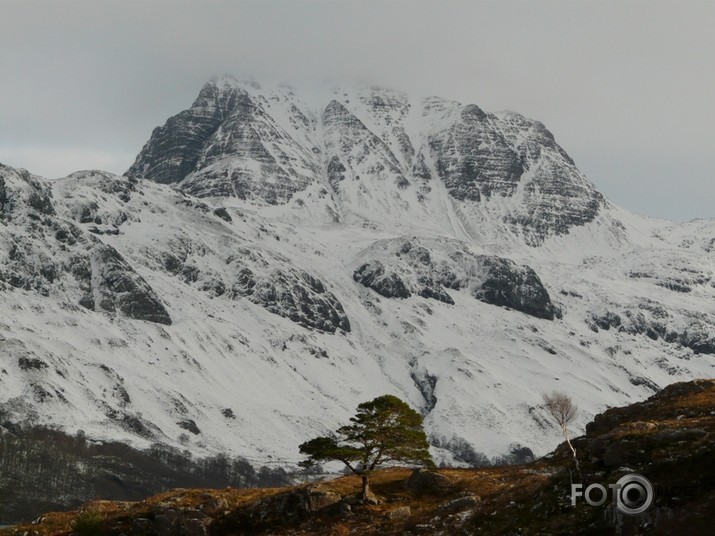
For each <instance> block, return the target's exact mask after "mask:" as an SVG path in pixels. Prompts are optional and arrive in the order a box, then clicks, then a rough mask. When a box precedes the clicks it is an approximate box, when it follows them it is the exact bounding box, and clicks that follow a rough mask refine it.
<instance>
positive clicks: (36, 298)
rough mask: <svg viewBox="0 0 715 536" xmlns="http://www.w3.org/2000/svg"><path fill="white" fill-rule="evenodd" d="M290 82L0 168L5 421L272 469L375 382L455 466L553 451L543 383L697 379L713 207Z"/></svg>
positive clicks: (529, 135) (433, 114) (513, 125)
mask: <svg viewBox="0 0 715 536" xmlns="http://www.w3.org/2000/svg"><path fill="white" fill-rule="evenodd" d="M322 98H323V97H321V99H322ZM314 100H315V99H314ZM314 100H313V101H311V100H310V99H307V98H301V97H300V94H299V92H298V91H297V90H295V89H291V88H288V87H286V86H276V87H264V86H261V85H259V84H256V83H247V82H240V81H236V80H233V79H231V78H219V79H215V80H213V81H212V82H210V83H208V84H207V85H206V86H205V87H204V88H203V89H202V91H201V93H200V95H199V97H198V98H197V100H196V101H195V102H194V104H193V105H192V107H191V108H189V109H188V110H186V111H184V112H181V113H180V114H178V115H177V116H175V117H174V118H172V119H170V120H169V121H168V122H167V124H166V125H164V126H162V127H159V128H157V129H156V130H155V131H154V133H153V134H152V137H151V139H150V140H149V141H148V142H147V145H146V146H145V148H144V149H143V150H142V152H141V153H140V155H139V156H138V157H137V161H136V163H135V164H134V166H132V168H131V169H130V170H129V172H128V174H127V175H128V176H126V177H118V176H114V175H112V174H109V173H106V172H100V171H83V172H77V173H74V174H72V175H70V176H69V177H66V178H64V179H60V180H58V181H52V182H49V181H45V180H44V179H41V178H39V177H36V176H33V175H30V174H29V173H27V172H25V171H24V170H14V169H12V168H8V167H6V166H2V167H0V180H2V183H0V186H3V187H4V188H5V190H6V192H7V198H8V201H7V202H6V203H4V204H3V206H2V211H0V262H1V263H2V265H1V266H2V268H1V269H0V303H2V308H3V310H4V311H7V312H8V313H9V314H6V315H3V318H2V319H0V416H2V419H3V422H5V421H8V422H33V423H43V424H52V425H56V426H60V427H62V428H63V429H65V430H67V431H69V432H71V433H72V432H75V431H77V430H79V429H82V430H84V431H85V433H86V434H87V435H88V436H89V437H93V438H98V439H110V438H111V439H121V440H125V441H128V442H131V443H133V444H136V445H139V446H148V445H150V444H151V443H154V442H161V443H166V444H170V445H175V446H178V447H180V448H186V449H189V450H190V451H192V452H195V453H197V454H202V453H214V452H230V453H233V454H240V455H242V456H245V457H247V458H248V459H250V460H253V461H256V462H260V463H271V462H272V463H279V464H291V463H294V462H295V461H297V460H298V459H299V456H298V453H297V445H298V444H300V442H302V441H304V440H306V439H308V438H310V437H312V436H314V435H315V434H322V433H325V432H327V431H328V430H330V429H333V428H335V427H336V426H337V425H339V424H341V423H344V422H345V421H346V420H347V419H348V418H349V417H350V416H351V415H352V413H353V412H354V409H355V406H356V405H357V404H358V403H360V402H362V401H364V400H367V399H370V398H372V397H375V396H378V395H381V394H385V393H393V394H396V395H398V396H400V397H402V398H404V399H406V400H408V401H409V402H410V404H412V405H413V406H414V407H416V408H418V409H420V410H421V411H422V412H423V413H424V415H425V422H426V424H427V429H428V433H429V434H430V435H431V436H432V437H433V439H434V441H435V443H439V445H440V448H435V454H436V455H437V456H438V458H440V459H446V460H451V461H452V462H459V461H460V460H459V459H458V458H454V456H455V454H454V453H451V452H449V450H448V449H449V446H450V444H455V445H456V444H459V443H460V442H463V441H466V442H468V443H470V444H471V445H472V446H473V447H474V449H475V450H476V451H478V452H483V453H485V454H487V455H489V456H493V455H499V454H504V453H505V452H507V451H508V449H509V447H510V445H512V444H515V443H518V444H520V445H523V446H526V447H529V448H531V449H533V450H534V452H535V453H537V454H541V453H544V452H546V451H547V450H549V449H550V448H552V447H553V446H554V445H555V444H556V443H557V442H558V441H559V435H558V432H557V431H556V430H554V429H553V428H552V427H551V425H550V424H548V421H547V420H546V418H545V414H544V412H543V411H542V410H541V409H540V408H539V404H540V397H541V393H542V392H543V391H549V390H552V389H561V390H564V391H566V392H568V393H570V394H572V395H573V396H574V397H575V398H576V402H577V403H578V405H579V406H580V407H581V409H582V414H581V416H580V418H579V424H580V425H582V424H583V423H585V422H587V421H588V420H589V419H590V417H591V416H592V415H593V414H595V413H596V412H598V411H601V410H602V409H603V408H604V407H605V406H606V405H623V404H625V403H628V402H629V401H634V400H640V399H642V398H645V397H646V396H648V395H649V394H651V393H652V392H653V390H655V389H657V388H658V387H662V386H664V385H666V384H669V383H672V382H675V381H681V380H687V379H690V378H694V377H712V376H713V375H714V373H715V359H714V358H713V356H714V355H715V305H714V304H715V300H714V299H713V298H715V279H713V277H714V276H715V274H714V273H713V268H714V267H713V254H715V252H714V250H715V245H714V244H715V222H713V221H703V220H699V221H694V222H689V223H687V224H683V225H673V224H670V223H668V222H663V221H657V220H649V219H645V218H641V217H639V216H635V215H633V214H630V213H628V212H627V211H625V210H623V209H620V208H619V207H616V206H614V205H613V204H611V203H610V202H608V201H607V200H605V199H603V197H602V196H601V194H600V193H598V192H597V190H596V189H595V187H594V186H593V185H592V184H591V183H590V182H588V180H587V179H586V178H585V177H584V176H583V175H582V174H581V173H580V172H579V171H578V169H577V168H576V167H575V165H574V164H573V162H572V161H571V159H570V158H569V157H568V155H567V154H566V153H565V152H564V151H563V149H561V148H560V147H559V146H558V145H557V144H556V142H555V141H554V140H553V136H551V135H550V133H548V131H547V130H546V129H545V127H544V126H543V125H541V124H540V123H538V122H535V121H531V120H528V119H525V118H523V117H522V116H519V115H518V114H513V113H498V114H490V113H487V112H484V111H482V110H481V109H479V108H478V107H476V106H473V105H467V106H464V105H462V104H459V103H455V102H451V101H446V100H442V99H437V98H430V99H423V100H413V99H411V98H410V97H408V96H407V95H404V94H402V93H399V92H394V91H391V90H386V89H380V88H370V87H358V88H345V87H342V88H338V89H335V90H333V91H330V92H327V93H326V95H324V99H323V100H324V102H322V103H317V104H316V102H314ZM306 103H308V104H306ZM1 191H2V188H0V192H1ZM100 253H101V254H100ZM366 266H367V268H365V267H366ZM135 304H142V306H141V307H136V306H135Z"/></svg>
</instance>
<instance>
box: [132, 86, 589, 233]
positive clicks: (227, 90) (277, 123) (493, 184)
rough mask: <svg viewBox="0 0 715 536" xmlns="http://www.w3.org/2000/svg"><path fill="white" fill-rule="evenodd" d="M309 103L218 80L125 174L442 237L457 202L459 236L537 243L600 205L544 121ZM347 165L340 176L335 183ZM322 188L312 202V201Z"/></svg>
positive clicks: (390, 99)
mask: <svg viewBox="0 0 715 536" xmlns="http://www.w3.org/2000/svg"><path fill="white" fill-rule="evenodd" d="M310 97H311V98H308V99H302V98H301V96H300V91H298V90H295V89H293V88H290V87H276V88H272V89H271V88H268V86H266V85H264V84H259V83H258V82H256V81H255V80H248V81H243V80H241V81H239V80H238V79H236V78H235V77H233V76H230V75H224V76H220V77H215V78H213V79H211V80H210V81H209V82H208V83H207V84H206V85H205V86H204V87H203V89H202V90H201V92H200V94H199V97H198V98H197V99H196V101H195V102H194V104H193V105H192V106H191V107H190V108H189V109H187V110H184V111H183V112H180V113H179V114H177V115H175V116H173V117H172V118H170V119H169V120H168V121H167V123H166V124H165V125H164V126H162V127H159V128H157V129H155V130H154V132H153V133H152V136H151V138H150V140H149V141H148V142H147V144H146V145H145V146H144V148H143V149H142V151H141V153H140V154H139V155H138V156H137V160H136V162H135V164H134V165H133V166H132V167H131V168H130V169H129V171H128V172H127V173H128V174H129V175H131V176H134V177H143V178H147V179H149V180H154V181H157V182H165V183H176V184H177V187H178V188H180V189H182V190H184V191H187V192H190V193H193V194H195V195H199V196H204V197H229V198H233V199H236V200H238V201H240V202H242V203H244V204H249V205H251V206H265V205H266V204H267V205H271V206H276V207H285V208H284V210H283V213H285V216H286V217H288V218H289V219H290V220H295V219H296V218H298V219H301V216H300V214H304V218H306V219H310V220H313V221H315V218H316V217H317V218H318V220H319V221H323V222H329V221H333V220H334V219H335V214H336V213H343V214H344V215H352V216H350V217H358V218H361V219H366V220H372V221H378V220H379V221H384V220H385V219H390V220H392V221H394V222H396V223H397V224H402V223H407V222H410V225H414V224H417V223H420V222H422V223H420V225H424V223H425V222H429V226H430V227H433V228H443V229H444V228H449V227H450V226H451V225H452V224H453V218H452V219H450V218H448V217H447V215H446V214H445V213H444V210H443V209H442V208H438V207H444V206H445V204H446V205H455V206H456V207H455V208H456V209H457V210H459V212H460V213H461V214H463V215H464V216H465V218H466V220H467V221H466V222H465V224H464V225H463V228H464V229H467V230H469V229H484V228H487V227H488V228H492V229H497V230H499V229H502V230H500V231H497V234H499V233H503V232H506V233H510V234H512V235H513V236H515V237H521V238H519V239H520V240H523V241H525V242H526V243H527V244H530V245H538V244H541V243H542V242H543V241H544V240H545V239H547V238H548V237H549V236H558V235H564V234H567V233H568V232H569V230H570V229H572V228H573V227H578V226H581V225H585V224H587V223H589V222H591V221H593V220H594V218H595V217H596V215H597V214H598V213H599V211H600V209H601V207H602V196H601V194H600V193H598V192H597V190H596V189H595V187H594V186H593V185H592V184H591V183H590V182H589V181H588V180H587V179H586V178H585V177H584V176H583V174H582V173H580V172H579V171H578V169H577V168H576V167H575V165H574V162H573V160H572V159H571V158H570V157H569V156H568V155H567V154H566V152H565V151H564V150H563V149H562V148H561V147H560V146H558V144H556V142H555V140H554V137H553V135H552V134H551V132H549V131H548V130H547V129H546V127H544V125H543V124H542V123H540V122H538V121H533V120H530V119H527V118H525V117H524V116H522V115H519V114H516V113H514V112H501V113H496V114H492V113H488V112H485V111H484V110H482V109H481V108H480V107H479V106H477V105H476V104H467V105H462V104H459V103H456V102H453V101H447V100H443V99H439V98H428V99H424V100H421V101H419V100H418V101H412V100H410V97H409V96H408V95H407V94H406V93H403V92H400V91H395V90H392V89H389V88H384V87H379V86H375V85H369V84H358V85H355V86H351V87H348V86H337V87H335V88H333V89H332V91H331V92H329V93H328V94H327V95H326V97H327V98H326V99H325V101H324V102H323V103H322V104H320V105H319V107H318V108H316V104H315V103H313V104H311V105H308V104H306V102H307V101H310V100H313V101H314V100H315V96H314V95H310ZM321 117H322V122H321V121H320V118H321ZM338 119H339V120H340V124H341V126H339V127H338V128H334V126H335V125H334V123H335V121H336V120H338ZM331 140H332V141H331ZM336 144H337V145H336ZM330 147H332V149H330ZM326 148H328V149H329V150H328V152H325V149H326ZM336 151H337V152H336ZM338 164H339V166H338ZM340 166H342V167H344V168H345V170H344V172H341V177H343V178H342V179H336V180H333V179H331V178H330V177H331V176H332V175H331V174H332V173H334V171H335V170H336V169H338V167H340ZM326 177H327V179H328V180H327V181H326ZM368 179H369V180H368ZM435 181H439V182H440V183H442V185H443V186H444V188H446V193H447V195H448V197H447V198H445V199H442V198H441V196H442V195H443V192H444V191H445V190H444V189H443V188H439V187H437V186H438V184H437V183H435ZM321 188H322V189H324V191H325V192H326V194H325V195H323V196H321V197H320V198H319V199H316V198H315V197H313V195H312V194H311V193H310V192H312V191H313V190H314V189H321ZM498 199H505V200H509V202H508V203H502V202H497V200H498ZM378 207H379V208H378ZM275 215H276V216H279V215H280V211H279V212H277V213H276V214H275ZM468 232H470V231H468Z"/></svg>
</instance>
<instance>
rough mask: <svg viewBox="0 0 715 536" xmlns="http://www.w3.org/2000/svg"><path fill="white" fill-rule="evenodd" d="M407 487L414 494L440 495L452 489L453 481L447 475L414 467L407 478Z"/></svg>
mask: <svg viewBox="0 0 715 536" xmlns="http://www.w3.org/2000/svg"><path fill="white" fill-rule="evenodd" d="M406 485H407V489H408V490H410V491H411V492H412V493H416V494H423V493H426V494H430V495H442V494H446V493H448V492H449V491H451V490H452V487H453V485H454V482H453V481H452V479H451V478H449V477H448V476H445V475H442V474H440V473H437V472H435V471H431V470H429V469H415V470H414V471H413V472H412V474H411V475H410V477H409V478H408V479H407V484H406Z"/></svg>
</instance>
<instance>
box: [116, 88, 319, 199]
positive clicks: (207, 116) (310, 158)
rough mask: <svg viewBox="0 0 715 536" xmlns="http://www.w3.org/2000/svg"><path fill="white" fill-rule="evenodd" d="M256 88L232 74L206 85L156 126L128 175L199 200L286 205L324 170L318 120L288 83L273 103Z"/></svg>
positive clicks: (274, 96)
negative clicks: (176, 186) (314, 132)
mask: <svg viewBox="0 0 715 536" xmlns="http://www.w3.org/2000/svg"><path fill="white" fill-rule="evenodd" d="M249 90H250V91H251V92H250V93H249ZM255 90H256V88H255V87H252V86H248V87H241V85H240V84H238V83H237V82H236V81H235V80H232V79H230V78H219V79H215V80H212V81H211V82H209V83H207V84H206V85H205V86H204V88H203V89H202V90H201V93H200V94H199V96H198V98H197V99H196V101H195V102H194V103H193V105H192V106H191V108H189V109H188V110H185V111H183V112H181V113H179V114H177V115H175V116H174V117H172V118H170V119H169V120H168V121H167V122H166V124H165V125H164V126H163V127H159V128H157V129H155V130H154V132H153V133H152V136H151V139H150V140H149V141H148V142H147V144H146V145H145V147H144V149H143V150H142V152H141V153H140V154H139V156H138V157H137V159H136V162H135V163H134V165H132V167H131V168H130V169H129V171H128V172H127V174H128V175H129V176H131V177H142V178H149V179H152V180H155V181H157V182H161V183H181V188H182V190H184V191H186V192H188V193H191V194H193V195H198V196H202V197H206V196H224V197H230V196H235V197H238V198H240V199H246V198H252V197H255V198H257V199H260V200H263V201H265V202H267V203H269V204H284V203H286V202H287V201H289V200H290V198H291V197H292V195H293V194H294V193H295V192H297V191H301V190H304V189H305V188H306V187H307V185H308V184H309V183H310V182H312V181H314V180H316V176H317V175H318V174H319V170H320V166H319V164H318V160H317V156H316V152H319V150H318V148H317V147H316V145H315V143H314V142H312V140H311V139H310V134H311V132H310V130H311V129H312V128H313V122H314V119H310V118H309V117H308V116H306V115H305V114H304V113H303V112H302V111H301V109H300V107H302V106H303V105H302V104H301V103H300V102H299V101H297V100H296V98H295V96H294V95H293V93H292V91H291V90H290V89H289V88H282V89H281V90H280V91H279V92H277V93H276V94H274V95H273V96H272V97H271V99H270V100H269V99H267V98H266V97H264V96H263V95H260V94H256V93H255Z"/></svg>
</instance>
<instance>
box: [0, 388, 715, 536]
mask: <svg viewBox="0 0 715 536" xmlns="http://www.w3.org/2000/svg"><path fill="white" fill-rule="evenodd" d="M573 444H574V446H575V447H576V450H577V452H578V456H579V462H580V466H581V470H582V479H580V481H581V482H582V483H584V485H588V484H591V483H600V484H603V485H607V484H608V483H613V482H615V481H617V480H618V479H619V478H620V477H621V476H623V475H624V474H627V473H630V472H633V471H635V472H637V473H640V474H642V475H644V476H646V477H647V478H648V479H649V480H650V481H651V482H652V483H653V485H654V487H655V502H654V504H653V506H652V507H651V508H650V509H649V510H648V511H646V512H645V513H643V514H641V515H638V516H627V515H624V514H621V513H620V512H619V511H618V510H617V509H616V508H615V507H614V505H613V504H612V503H611V501H610V500H609V501H607V502H606V503H605V504H604V505H603V506H601V507H592V506H589V505H587V504H585V503H584V502H583V501H581V502H579V503H578V504H577V505H576V506H575V507H574V506H572V505H571V500H570V482H571V480H570V479H571V478H572V477H573V478H574V479H576V480H577V481H578V480H579V477H578V476H576V475H575V474H574V473H573V466H572V460H571V459H570V456H571V454H570V452H569V451H568V449H567V447H566V445H565V444H562V445H560V446H559V447H558V448H557V449H556V451H554V453H552V454H551V455H549V456H547V457H544V458H542V459H540V460H537V461H535V462H532V463H529V464H525V465H520V466H504V467H490V468H484V469H439V470H437V471H435V472H430V471H417V472H413V471H412V470H410V469H405V468H390V469H386V470H383V471H380V472H378V473H376V474H375V476H374V483H373V484H372V487H373V491H374V492H375V493H376V494H377V495H378V497H379V498H380V504H378V505H363V504H359V503H357V502H356V496H355V495H356V494H357V492H358V491H359V489H360V482H359V479H358V478H356V477H352V476H346V477H342V478H337V479H334V480H329V481H324V482H320V483H312V484H308V485H301V486H293V487H287V488H273V489H231V488H227V489H223V490H209V489H191V490H189V489H179V490H173V491H170V492H167V493H163V494H161V495H157V496H154V497H151V498H148V499H146V500H144V501H139V502H108V501H97V502H94V503H89V504H87V505H85V506H84V508H83V509H82V510H79V511H73V512H66V513H50V514H47V515H45V516H43V517H41V518H40V519H39V520H37V521H36V523H35V524H33V525H30V526H25V527H17V528H14V529H6V530H5V531H0V534H29V535H30V534H37V535H45V534H72V533H75V534H80V535H82V534H84V535H89V534H116V535H120V534H125V535H130V534H142V535H150V534H151V535H167V536H168V535H187V536H193V535H208V534H216V535H254V534H255V535H261V534H266V535H268V534H271V535H289V534H290V535H299V534H306V535H307V534H326V535H348V534H358V535H369V534H380V535H383V536H387V535H405V536H406V535H417V534H425V535H438V534H443V535H459V534H549V535H550V534H664V535H665V534H683V533H686V532H687V534H689V535H691V536H692V535H698V534H712V532H711V531H712V527H713V526H714V524H715V380H695V381H692V382H687V383H677V384H673V385H670V386H668V387H666V388H665V389H663V390H662V391H661V392H659V393H658V394H656V395H654V396H652V397H651V398H649V399H648V400H646V401H644V402H640V403H636V404H633V405H630V406H626V407H622V408H612V409H609V410H607V411H605V412H604V413H602V414H600V415H597V416H596V417H595V418H594V420H593V422H592V423H590V424H589V425H588V427H587V430H586V435H584V436H582V437H579V438H577V439H575V440H574V441H573Z"/></svg>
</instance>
